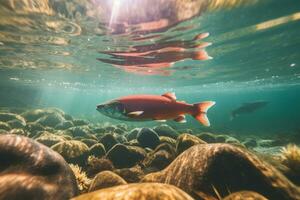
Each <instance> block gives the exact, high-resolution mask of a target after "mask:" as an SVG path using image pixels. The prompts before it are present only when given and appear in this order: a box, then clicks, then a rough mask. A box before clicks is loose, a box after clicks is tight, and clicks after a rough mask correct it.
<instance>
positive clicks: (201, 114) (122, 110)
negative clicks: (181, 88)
mask: <svg viewBox="0 0 300 200" xmlns="http://www.w3.org/2000/svg"><path fill="white" fill-rule="evenodd" d="M214 104H215V102H213V101H205V102H201V103H197V104H189V103H186V102H183V101H177V100H176V96H175V94H174V93H166V94H163V95H161V96H160V95H130V96H125V97H121V98H118V99H115V100H112V101H110V102H108V103H104V104H100V105H98V106H97V110H98V111H99V112H100V113H102V114H104V115H106V116H108V117H111V118H115V119H120V120H127V121H149V120H156V121H166V120H175V121H177V122H181V123H183V122H185V115H186V114H189V115H192V116H193V117H195V118H196V119H197V120H198V121H199V122H201V123H202V124H203V125H205V126H209V125H210V123H209V120H208V119H207V116H206V113H207V110H208V109H209V108H210V107H211V106H213V105H214Z"/></svg>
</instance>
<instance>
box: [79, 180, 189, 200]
mask: <svg viewBox="0 0 300 200" xmlns="http://www.w3.org/2000/svg"><path fill="white" fill-rule="evenodd" d="M96 199H101V200H129V199H130V200H142V199H143V200H153V199H155V200H193V198H192V197H190V196H189V195H188V194H186V193H185V192H183V191H182V190H180V189H179V188H176V187H175V186H172V185H167V184H161V183H137V184H128V185H120V186H115V187H110V188H106V189H102V190H97V191H95V192H91V193H87V194H83V195H81V196H78V197H76V198H74V199H73V200H96Z"/></svg>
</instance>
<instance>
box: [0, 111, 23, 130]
mask: <svg viewBox="0 0 300 200" xmlns="http://www.w3.org/2000/svg"><path fill="white" fill-rule="evenodd" d="M0 121H2V122H8V123H9V122H11V123H12V124H14V123H18V125H21V126H22V127H24V126H26V120H25V119H24V118H23V117H22V116H21V115H17V114H13V113H0ZM12 128H21V127H14V126H12Z"/></svg>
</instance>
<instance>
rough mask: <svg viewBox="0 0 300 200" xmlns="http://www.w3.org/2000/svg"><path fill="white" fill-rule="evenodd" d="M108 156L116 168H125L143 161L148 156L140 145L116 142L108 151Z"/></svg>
mask: <svg viewBox="0 0 300 200" xmlns="http://www.w3.org/2000/svg"><path fill="white" fill-rule="evenodd" d="M106 157H107V158H108V159H109V160H111V161H112V163H113V164H114V166H115V167H116V168H125V167H132V166H134V165H136V164H137V163H138V162H140V161H142V160H143V159H144V158H145V157H146V152H145V150H144V149H142V148H140V147H135V146H126V145H123V144H116V145H115V146H114V147H113V148H111V149H110V150H109V151H108V152H107V154H106Z"/></svg>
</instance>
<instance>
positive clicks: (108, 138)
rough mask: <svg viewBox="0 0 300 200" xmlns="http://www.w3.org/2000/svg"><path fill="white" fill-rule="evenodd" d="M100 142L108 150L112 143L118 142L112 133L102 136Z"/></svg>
mask: <svg viewBox="0 0 300 200" xmlns="http://www.w3.org/2000/svg"><path fill="white" fill-rule="evenodd" d="M100 142H101V143H102V144H103V145H104V147H105V150H106V151H109V150H110V149H111V148H112V147H113V146H114V145H116V144H118V141H117V139H116V138H115V136H114V135H113V134H112V133H107V134H105V135H104V136H102V137H101V138H100Z"/></svg>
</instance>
